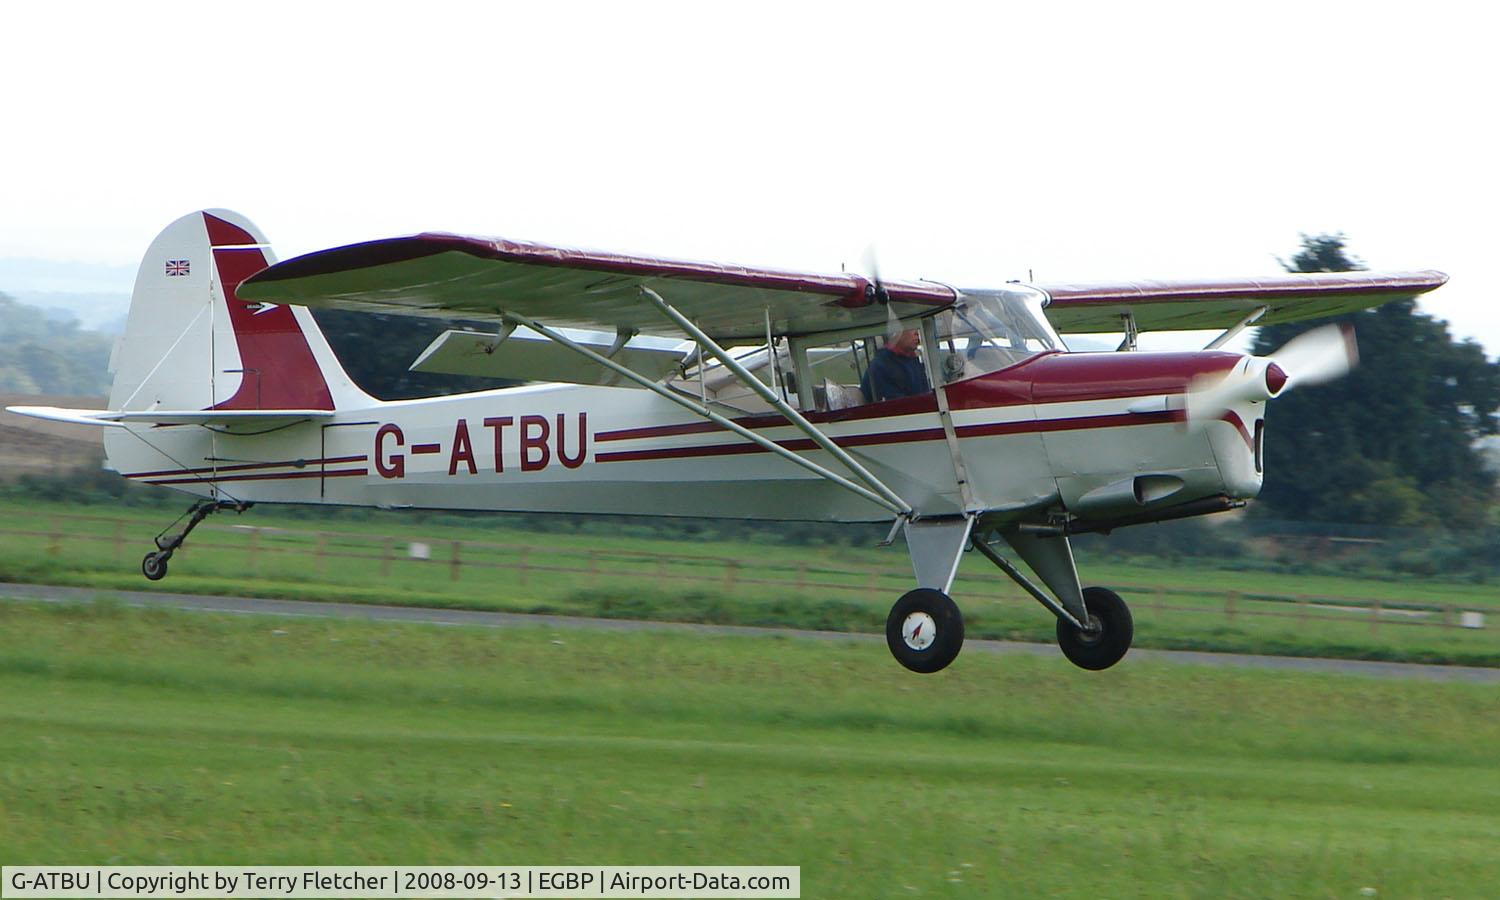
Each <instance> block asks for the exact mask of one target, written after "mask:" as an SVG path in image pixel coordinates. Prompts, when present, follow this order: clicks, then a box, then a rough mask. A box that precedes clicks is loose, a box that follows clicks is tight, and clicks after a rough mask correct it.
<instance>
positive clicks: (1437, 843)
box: [0, 603, 1500, 898]
mask: <svg viewBox="0 0 1500 900" xmlns="http://www.w3.org/2000/svg"><path fill="white" fill-rule="evenodd" d="M0 632H3V633H4V634H5V636H6V639H5V641H4V644H3V646H0V732H3V734H4V735H5V738H4V740H3V741H0V848H4V849H3V856H4V857H5V859H4V861H5V862H6V863H9V864H19V863H36V862H57V861H66V862H70V863H80V864H117V865H129V864H259V865H274V864H287V865H292V864H296V865H306V864H326V865H334V864H357V863H358V864H382V863H383V864H394V863H397V862H399V863H401V864H449V865H465V864H475V865H477V864H496V865H505V864H515V865H543V864H628V865H650V864H656V865H674V864H681V865H693V864H702V865H710V864H744V865H759V864H766V865H772V864H774V865H800V866H801V867H802V875H803V884H804V888H803V896H806V897H976V896H999V897H1016V896H1041V895H1045V896H1068V897H1100V896H1110V897H1153V898H1159V897H1268V896H1278V897H1280V896H1315V897H1358V896H1361V891H1363V890H1364V889H1366V888H1369V889H1373V890H1374V891H1376V892H1378V894H1379V896H1386V897H1392V896H1397V897H1399V896H1451V897H1470V896H1473V897H1478V896H1490V895H1492V892H1493V890H1494V886H1495V885H1496V884H1500V858H1497V857H1496V855H1495V853H1494V848H1495V846H1496V843H1497V841H1500V775H1497V773H1496V767H1495V761H1496V756H1495V747H1496V746H1497V745H1500V716H1496V715H1495V713H1496V710H1497V705H1496V704H1497V696H1500V695H1497V692H1496V689H1495V688H1494V687H1493V686H1486V685H1466V684H1442V683H1425V682H1405V681H1386V680H1374V679H1362V678H1356V677H1350V676H1337V675H1312V674H1304V673H1276V672H1265V671H1250V670H1239V669H1206V668H1198V667H1179V666H1173V665H1168V664H1147V663H1141V662H1133V663H1129V664H1127V665H1125V666H1122V667H1120V668H1118V669H1116V670H1114V671H1111V672H1110V673H1108V674H1105V675H1102V676H1101V675H1098V674H1090V673H1084V672H1080V671H1077V670H1074V669H1072V668H1071V667H1069V666H1068V665H1067V664H1066V663H1065V662H1063V661H1061V660H1060V659H1038V658H1030V657H1009V656H1007V657H996V656H989V655H984V654H972V655H968V656H965V657H962V658H960V660H959V664H958V665H956V666H955V667H954V668H953V669H951V670H950V671H948V672H945V673H943V674H941V675H938V676H931V677H918V676H914V675H911V674H909V673H905V672H903V671H901V670H900V669H899V668H898V667H896V666H895V665H894V664H892V663H891V661H890V660H889V659H888V658H887V657H886V654H885V652H884V650H883V648H881V647H879V646H878V645H868V644H863V643H858V644H844V643H822V642H813V641H799V640H787V639H747V638H735V637H709V636H694V635H674V634H662V633H639V634H635V633H626V634H614V633H586V632H576V631H567V632H558V633H553V632H550V631H547V630H544V629H515V630H506V631H491V630H485V629H453V628H447V629H443V628H433V627H420V626H404V625H395V624H386V623H363V622H345V621H334V620H307V619H297V620H289V621H278V620H268V619H259V618H256V619H244V618H234V617H218V616H210V615H202V614H188V613H167V612H160V611H149V612H147V611H135V610H129V609H123V608H119V607H112V606H109V605H102V606H61V607H58V606H42V605H32V604H11V603H7V604H0Z"/></svg>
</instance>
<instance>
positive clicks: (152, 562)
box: [141, 500, 253, 581]
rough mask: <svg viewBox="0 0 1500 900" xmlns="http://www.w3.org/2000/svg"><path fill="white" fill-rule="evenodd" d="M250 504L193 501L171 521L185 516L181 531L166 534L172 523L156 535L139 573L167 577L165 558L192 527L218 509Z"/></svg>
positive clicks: (241, 508) (244, 507)
mask: <svg viewBox="0 0 1500 900" xmlns="http://www.w3.org/2000/svg"><path fill="white" fill-rule="evenodd" d="M252 505H253V504H250V503H246V502H241V501H238V500H199V501H198V502H197V503H194V504H193V505H192V507H190V508H189V509H188V511H187V512H185V513H183V514H182V515H180V516H178V517H177V519H176V521H174V522H173V523H172V525H176V524H177V523H178V522H181V521H182V520H183V518H187V520H188V522H187V525H185V526H184V527H183V529H182V530H181V531H179V532H177V533H175V534H168V533H167V532H169V531H171V530H172V525H168V526H167V527H166V528H163V529H162V530H161V533H160V534H158V535H157V536H156V538H155V541H156V549H155V550H153V551H151V552H150V553H147V554H146V556H145V557H144V558H143V559H142V560H141V574H142V575H145V576H146V577H147V578H149V579H150V580H152V581H160V580H162V579H163V578H165V577H167V560H169V559H171V558H172V554H173V552H175V551H176V550H177V548H178V547H181V546H182V543H183V541H186V540H187V537H188V535H190V534H192V533H193V529H194V528H197V527H198V523H199V522H202V521H203V520H204V519H206V518H208V517H209V516H211V515H213V514H214V513H216V512H219V511H220V510H226V509H232V510H234V511H235V512H244V511H245V510H247V509H249V508H250V507H251V506H252Z"/></svg>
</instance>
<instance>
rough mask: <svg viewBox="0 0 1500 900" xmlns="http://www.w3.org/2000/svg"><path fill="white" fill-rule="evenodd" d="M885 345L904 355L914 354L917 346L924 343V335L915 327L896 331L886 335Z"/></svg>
mask: <svg viewBox="0 0 1500 900" xmlns="http://www.w3.org/2000/svg"><path fill="white" fill-rule="evenodd" d="M885 345H886V347H887V348H889V349H890V350H891V351H892V352H894V353H899V354H901V355H902V356H913V355H915V354H916V352H917V348H918V347H920V346H921V345H922V335H921V333H920V332H919V331H917V330H916V329H915V328H908V329H906V330H904V331H896V332H892V333H891V334H888V335H886V337H885Z"/></svg>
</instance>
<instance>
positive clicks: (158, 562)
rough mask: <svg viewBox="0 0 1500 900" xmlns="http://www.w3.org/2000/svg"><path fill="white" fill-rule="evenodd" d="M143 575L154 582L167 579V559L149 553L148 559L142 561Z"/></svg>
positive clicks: (154, 553) (160, 555)
mask: <svg viewBox="0 0 1500 900" xmlns="http://www.w3.org/2000/svg"><path fill="white" fill-rule="evenodd" d="M141 574H142V575H145V576H146V577H147V578H149V579H151V580H152V581H161V580H162V579H163V578H166V577H167V557H166V556H165V555H164V554H161V553H156V552H152V553H147V554H146V558H145V559H143V560H141Z"/></svg>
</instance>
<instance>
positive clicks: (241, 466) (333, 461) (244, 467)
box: [121, 454, 370, 478]
mask: <svg viewBox="0 0 1500 900" xmlns="http://www.w3.org/2000/svg"><path fill="white" fill-rule="evenodd" d="M369 458H370V457H369V455H368V454H360V455H359V456H331V457H328V458H327V459H303V460H296V459H287V460H283V461H281V462H265V463H236V464H235V465H232V466H202V467H200V468H197V469H162V470H160V471H157V472H130V473H128V474H124V475H122V476H121V477H123V478H155V477H158V476H163V475H167V476H170V475H201V474H203V473H204V472H239V471H249V470H252V469H278V468H281V467H282V466H295V465H297V464H298V463H301V464H302V465H303V466H334V465H339V464H341V463H352V462H364V461H365V460H367V459H369Z"/></svg>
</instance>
